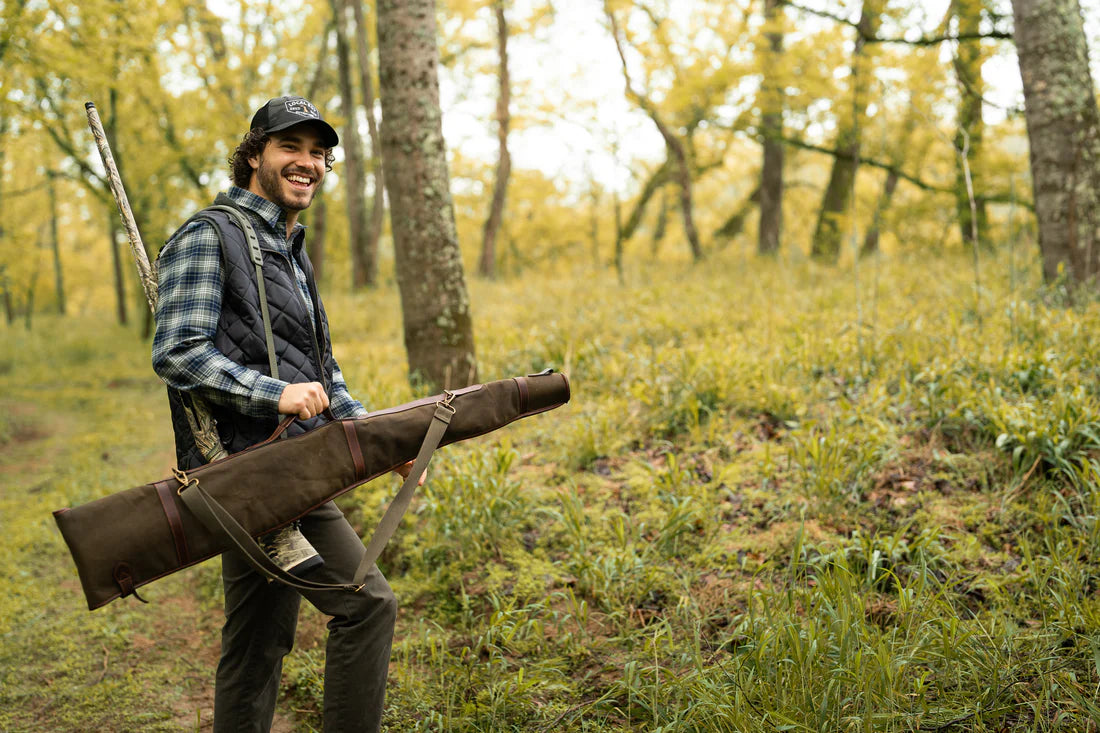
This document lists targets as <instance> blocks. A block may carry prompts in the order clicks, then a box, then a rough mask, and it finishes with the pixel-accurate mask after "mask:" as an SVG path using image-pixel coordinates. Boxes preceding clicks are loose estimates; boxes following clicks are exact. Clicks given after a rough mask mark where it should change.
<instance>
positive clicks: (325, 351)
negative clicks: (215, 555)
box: [153, 97, 411, 732]
mask: <svg viewBox="0 0 1100 733" xmlns="http://www.w3.org/2000/svg"><path fill="white" fill-rule="evenodd" d="M338 142H339V138H338V137H337V135H336V131H335V130H333V128H332V126H331V125H329V124H328V123H327V122H325V121H324V119H322V117H321V114H320V113H319V112H318V110H317V108H316V107H314V106H313V105H312V104H311V103H310V102H308V101H307V100H305V99H302V98H301V97H279V98H278V99H272V100H270V101H269V102H268V103H267V104H265V105H264V106H263V107H261V108H260V109H259V110H258V111H257V112H256V114H255V116H254V117H253V118H252V123H251V125H250V130H249V132H248V133H247V134H246V135H245V136H244V139H243V140H242V141H241V143H240V145H239V146H238V147H237V149H236V151H235V152H234V153H233V156H232V157H231V158H230V160H229V163H230V169H231V177H232V180H233V183H234V184H235V185H233V186H231V187H230V188H229V190H228V191H227V192H226V193H223V194H219V196H218V197H217V198H216V199H215V201H214V203H215V204H216V205H219V206H227V207H231V208H233V209H235V210H237V211H238V212H239V213H241V214H243V215H244V216H245V217H246V218H247V220H248V222H250V223H251V226H252V229H253V230H254V231H255V233H256V237H257V239H258V240H259V241H258V244H259V252H260V256H259V259H260V260H261V261H260V262H257V261H256V258H254V257H253V255H252V254H251V250H250V247H249V244H248V240H247V238H246V235H245V232H244V231H243V230H242V228H241V227H240V226H238V225H237V224H236V223H235V222H234V221H233V217H232V216H231V215H230V214H229V213H227V212H225V211H220V210H213V209H211V210H204V211H201V212H199V213H198V214H196V215H195V216H193V217H191V219H189V220H188V221H187V222H186V223H185V224H184V225H183V226H182V227H180V229H179V230H178V231H177V232H176V233H175V234H174V235H172V237H171V238H170V239H169V241H168V243H167V244H166V245H165V246H164V248H163V249H162V250H161V253H160V256H159V259H158V278H159V288H158V293H159V302H158V305H157V329H156V335H155V337H154V340H153V368H154V369H155V370H156V371H157V373H158V374H159V375H160V376H161V377H162V378H163V379H164V381H165V382H166V383H167V384H168V386H169V402H170V405H171V408H172V423H173V429H174V432H175V439H176V455H177V460H178V462H179V467H180V468H181V469H183V470H188V469H190V468H193V467H194V466H197V465H199V464H201V463H203V462H204V459H203V457H202V455H201V453H200V451H199V450H198V448H197V447H196V445H195V442H194V440H193V438H192V436H191V431H190V429H189V427H188V423H187V418H186V414H185V403H186V402H187V401H188V400H190V398H191V396H192V395H194V396H198V397H201V398H203V399H204V400H205V401H206V402H208V403H209V404H210V406H211V411H212V413H213V416H214V418H215V420H216V421H217V427H218V433H219V437H220V438H221V441H222V444H223V445H224V446H225V448H226V450H227V451H228V452H229V453H235V452H237V451H240V450H243V449H245V448H247V447H248V446H250V445H254V444H256V443H258V442H260V441H262V440H264V439H265V438H267V437H268V436H269V435H270V434H271V433H272V432H273V431H274V430H275V428H276V426H277V425H278V422H279V419H280V417H281V416H282V415H296V416H297V417H298V418H299V420H298V421H297V422H295V423H294V424H293V425H292V426H291V427H290V429H289V430H288V431H287V434H289V435H294V434H298V433H302V432H304V431H306V430H310V429H313V428H315V427H318V426H319V425H321V424H323V423H324V422H327V421H328V420H329V419H330V417H329V416H330V415H331V416H334V417H336V418H342V417H358V416H361V415H365V414H366V410H364V409H363V406H362V405H361V404H360V403H359V402H358V401H356V400H355V399H354V398H352V396H351V395H350V394H349V392H348V388H347V385H346V384H345V383H344V378H343V376H342V375H341V373H340V368H339V367H338V366H337V364H336V360H335V359H334V358H333V356H332V347H331V341H330V339H329V329H328V318H327V317H326V315H325V310H324V307H323V306H322V305H321V299H320V297H319V295H318V291H317V283H316V282H315V280H314V276H313V267H312V265H311V264H310V262H309V257H308V256H307V254H306V248H305V227H304V226H303V225H302V224H301V223H299V222H298V214H299V212H301V211H303V210H305V209H307V208H308V207H309V205H310V203H312V201H313V197H314V196H315V195H316V194H317V191H318V190H319V189H320V186H321V183H322V182H323V181H324V177H325V172H326V171H328V170H330V169H331V165H332V161H333V156H332V148H333V147H335V146H336V145H337V143H338ZM261 278H262V280H261ZM261 282H262V284H263V287H262V288H261V287H260V283H261ZM261 293H264V294H265V295H266V297H262V296H261ZM261 301H266V306H267V311H268V313H265V312H264V308H263V307H262V305H261ZM272 347H273V350H274V353H275V361H276V364H275V370H274V373H273V370H272V369H271V366H269V365H270V359H269V350H270V348H272ZM326 408H327V409H328V412H325V411H326ZM322 413H324V414H322ZM408 468H411V466H408V467H405V470H404V473H407V472H408ZM299 530H300V532H301V535H304V537H305V539H306V540H308V542H309V543H310V544H312V546H313V547H314V548H316V550H317V552H318V553H320V557H321V558H323V561H322V560H318V559H316V557H314V560H313V562H310V563H303V564H302V565H300V566H298V567H296V568H295V569H293V570H291V572H293V573H294V574H296V575H299V576H300V577H302V578H306V579H308V580H313V581H319V582H324V583H340V582H346V581H347V579H348V578H350V577H352V575H353V574H354V572H355V569H356V567H357V566H358V564H359V560H360V558H361V557H362V556H363V552H364V548H363V544H362V542H361V541H360V540H359V538H358V537H357V536H356V534H355V532H354V531H353V530H352V528H351V526H350V525H349V524H348V522H347V520H346V519H345V518H344V516H343V514H342V513H341V512H340V510H339V508H338V507H336V505H335V504H333V503H331V502H330V503H328V504H326V505H325V506H322V507H321V508H319V509H317V510H315V511H313V512H312V513H310V514H308V515H306V516H305V517H304V518H302V520H301V521H300V523H299ZM222 584H223V588H224V590H225V624H224V626H223V628H222V645H221V648H222V654H221V660H220V661H219V663H218V670H217V677H216V684H215V695H214V730H215V731H266V730H269V729H270V727H271V722H272V719H273V716H274V711H275V701H276V698H277V696H278V691H279V677H280V673H281V669H282V659H283V657H284V656H285V655H286V654H287V652H289V651H290V649H291V647H292V645H293V643H294V632H295V627H296V625H297V619H298V605H299V600H300V596H301V597H305V598H306V600H308V601H309V602H310V603H312V604H313V605H314V606H315V607H317V608H318V609H319V610H320V611H321V612H322V613H325V614H327V615H328V616H330V617H331V620H330V621H329V624H328V628H329V637H328V643H327V651H326V658H325V659H326V662H325V700H324V729H325V730H326V731H341V732H349V731H376V730H378V729H379V727H380V725H381V714H382V706H383V701H384V696H385V687H386V675H387V669H388V666H389V657H390V646H391V643H392V639H393V626H394V620H395V618H396V614H397V603H396V600H395V599H394V596H393V593H392V591H391V590H390V587H389V584H388V583H387V582H386V579H385V578H384V577H382V574H381V573H380V572H379V571H378V568H377V567H375V568H374V569H373V570H372V572H371V574H370V575H369V576H368V579H367V582H366V583H365V584H364V585H363V587H361V588H360V589H359V590H357V591H355V592H351V591H346V590H345V591H335V590H312V591H310V590H306V591H299V590H295V589H293V588H291V587H289V586H287V585H282V584H280V583H272V582H268V580H267V579H266V578H265V577H264V576H262V575H261V574H259V573H258V572H256V571H255V570H253V568H252V567H251V566H250V565H249V563H248V561H247V560H246V559H245V556H244V555H243V554H242V553H240V552H238V551H229V552H226V553H225V554H223V555H222Z"/></svg>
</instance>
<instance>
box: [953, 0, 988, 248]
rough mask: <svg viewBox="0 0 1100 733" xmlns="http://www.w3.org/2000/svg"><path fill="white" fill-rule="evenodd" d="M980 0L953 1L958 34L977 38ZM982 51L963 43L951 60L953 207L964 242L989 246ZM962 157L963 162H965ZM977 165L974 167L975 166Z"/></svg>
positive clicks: (978, 44) (973, 44) (977, 45)
mask: <svg viewBox="0 0 1100 733" xmlns="http://www.w3.org/2000/svg"><path fill="white" fill-rule="evenodd" d="M981 9H982V4H981V0H954V10H955V17H956V18H957V19H958V23H959V27H958V32H959V35H977V34H978V33H979V31H980V27H979V26H980V24H981ZM982 60H983V59H982V48H981V41H980V40H974V41H962V42H960V43H959V46H958V53H957V54H956V56H955V59H954V67H955V78H956V80H957V81H958V86H959V109H958V129H957V131H956V133H955V149H956V151H957V152H958V155H957V156H956V163H955V189H956V190H955V208H956V211H957V212H958V219H959V233H960V234H962V239H963V242H965V243H967V244H973V243H974V242H975V241H977V242H979V243H981V244H985V245H988V243H989V241H988V239H989V238H988V236H987V229H988V225H987V221H988V217H987V215H986V207H985V201H984V200H983V199H982V198H981V195H980V193H979V192H980V191H981V190H982V186H981V184H980V180H981V162H980V161H981V150H982V138H983V136H984V132H985V123H984V121H983V120H982V94H983V91H984V85H983V83H982ZM964 157H965V158H966V160H965V161H964ZM975 162H977V165H975ZM966 165H969V167H970V183H971V189H972V190H973V192H974V194H975V200H974V202H973V203H974V208H975V211H976V213H977V216H974V211H972V210H971V201H970V195H969V192H968V190H967V184H966V170H965V168H966Z"/></svg>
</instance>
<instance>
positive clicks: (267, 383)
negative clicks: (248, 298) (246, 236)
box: [153, 186, 367, 418]
mask: <svg viewBox="0 0 1100 733" xmlns="http://www.w3.org/2000/svg"><path fill="white" fill-rule="evenodd" d="M228 195H229V197H230V198H232V199H233V201H234V202H236V203H237V204H239V205H240V206H242V207H243V208H245V209H248V210H249V211H251V212H254V213H255V214H256V215H257V216H258V217H259V219H261V220H262V224H263V225H262V226H257V227H256V236H257V237H259V239H260V243H261V245H262V246H264V247H267V248H270V249H273V250H275V251H278V252H282V253H284V254H286V255H287V257H288V259H290V261H291V262H292V263H293V264H294V274H295V277H296V279H297V281H298V289H299V291H301V295H302V298H303V300H304V301H305V303H306V306H307V308H308V310H309V311H310V312H311V313H312V312H313V301H312V299H311V298H310V295H309V287H308V286H307V284H306V276H305V273H304V272H303V271H302V268H301V267H300V266H299V265H298V260H297V259H296V258H295V257H293V256H291V250H292V249H293V248H294V247H297V246H301V243H302V240H303V238H304V237H305V227H304V226H303V225H302V224H295V225H294V229H293V230H292V231H291V235H290V238H289V240H288V239H285V238H284V235H285V234H286V214H285V212H283V210H282V209H280V208H279V207H278V206H276V205H275V204H274V203H272V202H270V201H268V200H267V199H265V198H263V197H261V196H257V195H256V194H254V193H252V192H250V191H246V190H245V189H243V188H238V187H237V186H232V187H230V189H229V191H228ZM253 223H254V224H255V223H256V222H255V218H254V221H253ZM157 277H158V288H157V290H158V299H157V328H156V333H155V335H154V336H153V369H154V370H155V371H156V373H157V374H159V375H160V377H161V379H163V380H164V381H165V382H166V383H167V384H168V385H169V386H170V387H173V388H175V389H178V390H181V391H194V392H195V393H196V394H198V395H200V396H201V397H203V398H205V399H208V400H210V401H211V402H214V403H216V404H219V405H223V406H225V407H229V408H232V409H234V410H236V411H237V412H240V413H242V414H245V415H250V416H252V417H271V416H272V415H274V414H276V413H277V412H278V405H279V397H280V396H281V395H282V393H283V389H284V388H285V387H286V386H287V383H286V382H284V381H282V380H279V379H274V378H272V377H269V376H267V375H265V374H261V373H260V372H257V371H255V370H253V369H246V368H245V367H243V366H241V365H240V364H237V363H236V362H234V361H232V360H231V359H229V357H227V356H226V355H225V354H223V353H222V352H220V351H219V350H218V349H217V348H215V347H214V335H215V333H216V332H217V329H218V319H219V316H220V315H221V305H222V288H223V285H224V282H225V274H224V272H223V265H222V257H221V247H220V245H219V244H218V235H217V232H216V231H215V228H214V225H212V224H211V223H210V222H206V221H197V222H192V223H191V224H189V225H188V226H187V227H186V228H185V229H184V230H183V231H181V232H179V233H178V234H177V235H176V236H175V237H173V238H172V239H171V240H169V241H168V243H167V244H166V245H165V246H164V249H162V250H161V253H160V257H159V259H158V260H157ZM329 402H330V404H329V407H330V409H331V410H332V413H333V414H334V415H335V416H336V417H338V418H339V417H361V416H362V415H365V414H366V413H367V411H366V410H365V409H364V408H363V405H362V404H360V403H359V402H358V401H357V400H355V399H354V398H353V397H352V396H351V394H349V392H348V387H347V384H345V382H344V376H343V374H342V373H341V372H340V367H339V365H337V364H336V359H335V358H333V361H332V385H331V388H330V390H329Z"/></svg>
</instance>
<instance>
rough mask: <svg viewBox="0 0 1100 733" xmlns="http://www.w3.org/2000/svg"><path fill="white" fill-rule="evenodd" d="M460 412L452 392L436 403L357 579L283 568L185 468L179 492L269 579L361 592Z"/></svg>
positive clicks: (210, 527)
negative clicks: (333, 579)
mask: <svg viewBox="0 0 1100 733" xmlns="http://www.w3.org/2000/svg"><path fill="white" fill-rule="evenodd" d="M454 414H455V408H454V407H453V406H452V405H451V404H450V396H448V398H447V399H445V400H443V401H442V402H440V403H439V405H438V407H436V410H435V414H434V415H433V416H432V422H431V424H430V425H429V426H428V432H427V434H426V435H425V436H424V442H423V443H421V444H420V450H419V452H418V453H417V456H416V460H414V461H413V466H412V470H411V471H409V475H408V476H406V477H405V481H404V482H403V483H402V484H401V489H400V490H399V491H398V492H397V495H396V496H395V497H394V498H393V501H391V502H390V505H389V507H387V508H386V513H385V514H384V515H383V516H382V519H381V520H380V521H379V522H378V527H376V528H375V530H374V534H373V536H372V537H371V540H370V543H369V544H368V545H367V548H366V550H365V551H364V554H363V558H362V559H361V560H360V561H359V567H358V568H357V569H356V570H355V573H354V575H353V576H352V579H351V581H350V582H348V583H321V582H318V581H314V580H309V579H308V578H299V577H297V576H294V575H291V574H290V573H288V572H287V571H285V570H283V569H282V568H281V567H279V566H278V565H277V564H276V563H275V562H274V561H272V559H271V558H270V557H269V556H268V554H267V553H266V552H264V551H263V549H262V548H261V547H260V546H259V545H258V544H257V543H256V541H255V540H254V539H252V537H251V535H249V534H248V531H247V530H245V528H244V527H242V526H241V525H240V523H239V522H237V520H236V519H234V518H233V515H232V514H230V513H229V512H228V511H227V510H226V509H225V507H223V506H222V505H221V504H219V503H218V501H217V500H216V499H214V497H212V496H210V494H209V493H207V491H206V489H204V488H203V487H202V485H201V484H200V483H199V480H198V479H197V478H188V477H187V475H186V474H185V473H183V472H182V471H181V472H179V474H177V477H176V480H177V481H179V483H180V486H179V488H178V489H177V492H178V493H179V496H180V498H181V499H182V500H183V503H184V504H185V505H186V506H187V508H188V509H189V510H191V513H192V514H194V515H195V516H196V517H197V518H198V519H199V521H201V522H202V523H203V525H205V526H206V528H207V529H208V530H210V532H211V533H213V534H215V535H221V536H224V537H225V538H226V539H227V540H229V542H230V544H231V546H233V547H236V548H237V549H238V550H240V551H241V554H242V555H244V557H245V559H246V560H247V561H248V563H249V564H250V565H251V566H252V567H253V568H254V569H255V570H256V572H258V573H260V574H261V575H263V576H264V577H266V578H268V579H269V580H277V581H279V582H280V583H284V584H286V585H289V586H291V587H292V588H298V589H299V590H342V591H351V592H355V591H357V590H359V589H360V588H362V587H363V583H364V581H365V580H366V577H367V574H368V573H369V572H370V569H371V567H372V566H373V565H374V563H375V561H376V560H377V559H378V556H379V555H380V554H381V552H382V548H384V547H385V546H386V543H387V542H388V541H389V539H390V537H392V536H393V533H394V531H395V530H396V529H397V525H398V524H399V523H400V522H401V517H402V516H404V514H405V510H406V509H408V507H409V502H410V501H412V495H413V493H414V492H415V491H416V486H417V483H418V482H419V479H420V476H421V475H422V474H423V473H424V471H425V469H427V467H428V462H429V461H430V460H431V458H432V454H433V453H434V452H435V449H436V448H437V447H439V443H440V441H441V440H442V439H443V434H444V433H446V432H447V426H448V425H449V424H450V422H451V417H452V416H453V415H454ZM284 423H286V424H288V423H289V421H284ZM282 430H285V425H281V426H280V429H279V430H276V432H275V434H274V435H272V436H271V437H270V438H268V441H270V440H273V439H274V438H275V437H276V435H278V434H279V433H281V432H282ZM265 442H267V441H265ZM348 446H349V450H350V451H351V452H352V458H353V460H355V461H356V473H357V474H359V473H360V470H361V469H360V468H359V465H360V464H361V461H362V454H361V453H360V454H359V456H358V457H357V456H356V452H357V449H358V448H359V444H358V441H356V442H355V443H354V445H353V444H352V441H351V440H349V441H348Z"/></svg>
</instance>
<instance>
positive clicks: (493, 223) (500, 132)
mask: <svg viewBox="0 0 1100 733" xmlns="http://www.w3.org/2000/svg"><path fill="white" fill-rule="evenodd" d="M493 14H494V15H495V16H496V21H497V58H498V60H499V64H500V65H499V71H498V74H499V77H500V92H499V94H498V96H497V114H496V117H497V145H498V153H497V172H496V180H495V181H494V182H493V200H492V202H491V203H490V205H489V216H488V218H487V219H486V220H485V226H484V227H483V229H482V238H481V260H480V261H479V263H478V272H479V273H480V274H481V275H482V276H483V277H494V276H495V275H496V239H497V232H498V231H499V230H500V220H501V217H502V216H503V215H504V197H505V194H506V193H507V192H508V177H509V176H510V175H511V172H512V156H511V155H510V154H509V153H508V127H509V125H510V124H511V115H510V113H509V112H508V105H509V103H510V101H511V98H512V92H511V86H512V83H511V80H510V78H509V76H508V21H507V19H506V18H505V17H504V2H503V0H494V2H493Z"/></svg>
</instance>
